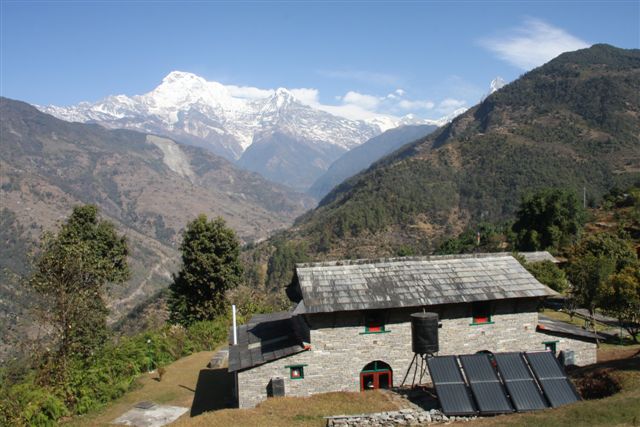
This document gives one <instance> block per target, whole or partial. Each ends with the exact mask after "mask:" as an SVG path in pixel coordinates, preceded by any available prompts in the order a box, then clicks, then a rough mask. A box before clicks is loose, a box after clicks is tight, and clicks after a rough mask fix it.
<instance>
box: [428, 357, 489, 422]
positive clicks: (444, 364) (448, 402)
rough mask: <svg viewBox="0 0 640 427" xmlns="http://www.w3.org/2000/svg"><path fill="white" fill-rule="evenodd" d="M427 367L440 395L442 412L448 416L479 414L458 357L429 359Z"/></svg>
mask: <svg viewBox="0 0 640 427" xmlns="http://www.w3.org/2000/svg"><path fill="white" fill-rule="evenodd" d="M427 367H428V368H429V374H430V375H431V380H432V381H433V386H434V387H435V389H436V393H437V394H438V400H439V401H440V405H441V406H442V412H444V413H445V414H446V415H473V414H476V413H477V410H476V407H475V405H474V403H473V400H472V399H471V393H470V392H469V388H468V387H467V384H466V383H465V382H464V378H463V377H462V373H461V372H460V368H459V366H458V361H457V358H456V356H438V357H430V358H428V359H427Z"/></svg>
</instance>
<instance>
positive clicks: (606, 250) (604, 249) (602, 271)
mask: <svg viewBox="0 0 640 427" xmlns="http://www.w3.org/2000/svg"><path fill="white" fill-rule="evenodd" d="M632 266H637V257H636V254H635V251H634V250H633V246H631V244H630V242H629V241H627V240H625V239H623V238H620V237H618V236H615V235H612V234H608V233H598V234H593V235H589V236H587V237H585V238H583V239H582V240H581V241H580V242H578V243H577V244H576V245H575V246H574V247H573V248H572V250H571V257H570V259H569V265H568V267H567V276H568V278H569V281H570V282H571V284H572V285H573V289H572V295H573V297H574V298H575V300H576V302H577V303H578V304H579V305H581V306H583V307H586V308H588V309H589V311H590V313H592V314H593V312H594V311H595V309H596V307H603V306H604V304H603V302H604V300H603V298H604V295H603V287H602V286H603V284H604V283H605V281H607V280H608V279H609V276H611V275H612V274H614V273H617V272H620V271H622V270H623V269H625V268H627V267H632ZM636 268H637V267H636Z"/></svg>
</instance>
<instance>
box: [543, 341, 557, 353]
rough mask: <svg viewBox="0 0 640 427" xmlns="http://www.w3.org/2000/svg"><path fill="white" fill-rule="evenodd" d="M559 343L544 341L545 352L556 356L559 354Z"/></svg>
mask: <svg viewBox="0 0 640 427" xmlns="http://www.w3.org/2000/svg"><path fill="white" fill-rule="evenodd" d="M558 342H559V341H543V342H542V344H544V349H545V350H550V351H551V353H553V354H554V355H555V354H556V353H557V352H558Z"/></svg>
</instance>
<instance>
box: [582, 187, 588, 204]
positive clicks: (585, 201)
mask: <svg viewBox="0 0 640 427" xmlns="http://www.w3.org/2000/svg"><path fill="white" fill-rule="evenodd" d="M582 207H583V208H585V209H586V208H587V187H582Z"/></svg>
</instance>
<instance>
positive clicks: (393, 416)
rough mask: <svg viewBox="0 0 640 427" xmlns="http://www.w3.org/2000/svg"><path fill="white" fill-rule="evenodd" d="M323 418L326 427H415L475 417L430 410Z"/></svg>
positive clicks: (468, 419)
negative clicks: (325, 421) (452, 415)
mask: <svg viewBox="0 0 640 427" xmlns="http://www.w3.org/2000/svg"><path fill="white" fill-rule="evenodd" d="M325 418H326V420H327V427H360V426H371V427H382V426H384V427H387V426H406V425H409V426H416V425H425V424H437V423H448V422H451V421H470V420H472V419H475V418H476V417H447V416H446V415H444V414H443V413H442V412H440V411H438V410H437V409H432V410H430V411H421V410H416V409H402V410H400V411H387V412H378V413H374V414H359V415H337V416H333V417H325Z"/></svg>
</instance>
